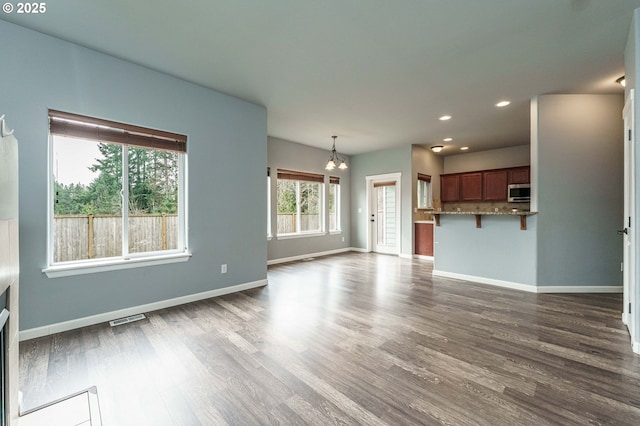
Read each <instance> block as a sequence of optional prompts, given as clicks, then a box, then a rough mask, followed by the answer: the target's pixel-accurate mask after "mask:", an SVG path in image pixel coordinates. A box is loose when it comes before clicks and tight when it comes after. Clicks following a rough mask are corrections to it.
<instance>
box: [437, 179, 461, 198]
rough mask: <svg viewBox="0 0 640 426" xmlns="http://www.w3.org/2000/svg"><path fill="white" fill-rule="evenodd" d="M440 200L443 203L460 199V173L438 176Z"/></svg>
mask: <svg viewBox="0 0 640 426" xmlns="http://www.w3.org/2000/svg"><path fill="white" fill-rule="evenodd" d="M440 200H441V201H442V202H443V203H455V202H458V201H460V175H441V176H440Z"/></svg>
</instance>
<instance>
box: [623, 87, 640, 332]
mask: <svg viewBox="0 0 640 426" xmlns="http://www.w3.org/2000/svg"><path fill="white" fill-rule="evenodd" d="M633 98H634V90H633V89H632V90H631V91H630V93H629V98H628V99H627V102H626V103H625V106H624V111H623V113H622V116H623V118H624V219H623V220H624V222H623V225H622V229H621V230H620V231H618V232H619V233H620V234H622V236H623V243H622V244H623V266H622V267H623V274H622V277H623V278H622V280H623V286H624V290H623V291H624V297H623V299H624V302H623V306H622V308H623V311H622V321H623V322H624V323H625V324H626V325H627V328H628V329H629V334H630V335H631V337H632V338H633V337H634V336H635V335H634V323H635V310H636V309H637V307H636V306H634V304H633V303H631V302H632V301H633V300H635V294H636V292H637V291H638V289H637V283H636V282H635V247H634V244H633V242H634V241H635V240H634V233H635V226H634V224H633V223H632V218H635V217H636V216H635V196H634V194H635V192H634V188H635V166H634V158H635V152H634V151H635V147H634V134H633V133H634V124H635V123H634V106H633V102H634V101H633Z"/></svg>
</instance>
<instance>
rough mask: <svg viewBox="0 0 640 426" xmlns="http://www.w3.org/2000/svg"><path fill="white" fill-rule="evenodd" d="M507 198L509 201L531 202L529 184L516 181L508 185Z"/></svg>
mask: <svg viewBox="0 0 640 426" xmlns="http://www.w3.org/2000/svg"><path fill="white" fill-rule="evenodd" d="M507 188H508V191H507V193H508V199H507V201H508V202H510V203H529V202H531V184H528V183H518V184H512V185H509V186H508V187H507Z"/></svg>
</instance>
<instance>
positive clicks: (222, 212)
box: [0, 20, 267, 329]
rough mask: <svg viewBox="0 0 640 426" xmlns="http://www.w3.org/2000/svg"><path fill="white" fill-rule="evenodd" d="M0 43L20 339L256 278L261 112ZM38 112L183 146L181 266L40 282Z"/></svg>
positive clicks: (259, 266)
mask: <svg viewBox="0 0 640 426" xmlns="http://www.w3.org/2000/svg"><path fill="white" fill-rule="evenodd" d="M0 40H2V42H3V53H2V55H3V58H5V62H4V64H3V66H2V74H1V83H0V84H1V85H2V91H1V92H2V109H3V110H2V113H5V114H6V115H7V118H8V119H9V120H10V121H9V122H10V123H11V126H12V127H14V128H15V135H16V137H17V138H18V140H19V143H20V237H21V240H20V256H21V258H20V262H21V265H20V274H21V284H22V285H21V317H20V325H21V328H22V329H30V328H34V327H38V326H43V325H47V324H52V323H57V322H61V321H66V320H71V319H75V318H81V317H86V316H90V315H94V314H99V313H104V312H109V311H113V310H118V309H123V308H128V307H133V306H137V305H141V304H145V303H151V302H155V301H160V300H166V299H170V298H175V297H179V296H184V295H189V294H194V293H200V292H204V291H208V290H213V289H219V288H223V287H227V286H231V285H235V284H241V283H247V282H252V281H256V280H262V279H265V278H266V258H267V242H266V239H265V233H264V229H265V219H264V218H265V217H266V208H265V206H266V192H265V186H264V185H263V184H257V182H258V183H262V182H264V176H265V168H266V166H267V136H266V134H267V112H266V110H265V108H263V107H260V106H257V105H254V104H251V103H248V102H245V101H241V100H239V99H236V98H233V97H230V96H226V95H223V94H220V93H218V92H215V91H212V90H208V89H205V88H203V87H200V86H197V85H194V84H191V83H187V82H185V81H182V80H178V79H176V78H173V77H170V76H167V75H165V74H161V73H158V72H154V71H151V70H149V69H147V68H144V67H140V66H136V65H133V64H131V63H128V62H125V61H121V60H118V59H115V58H113V57H110V56H107V55H104V54H101V53H97V52H95V51H92V50H88V49H84V48H81V47H78V46H76V45H74V44H70V43H67V42H64V41H61V40H58V39H55V38H51V37H48V36H44V35H42V34H40V33H36V32H33V31H30V30H27V29H24V28H21V27H18V26H15V25H13V24H9V23H7V22H4V21H1V20H0ZM48 108H53V109H58V110H62V111H69V112H74V113H79V114H84V115H89V116H95V117H99V118H104V119H110V120H115V121H120V122H125V123H133V124H138V125H141V126H147V127H151V128H157V129H162V130H169V131H174V132H178V133H183V134H186V135H188V161H189V169H188V171H189V173H188V179H189V240H190V248H191V251H192V252H193V257H192V258H191V259H190V260H189V261H188V262H186V263H178V264H171V265H161V266H150V267H144V268H137V269H126V270H119V271H114V272H102V273H96V274H91V275H80V276H73V277H66V278H56V279H49V278H47V277H46V276H45V275H44V274H43V273H42V272H41V271H42V269H43V268H44V267H46V266H47V265H46V245H47V238H46V237H47V215H46V211H47V206H46V203H47V145H48V143H47V140H48V123H47V109H48ZM222 263H226V264H228V268H229V272H228V274H226V275H221V274H220V272H219V271H220V267H219V265H220V264H222Z"/></svg>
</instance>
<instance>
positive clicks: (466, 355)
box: [20, 253, 640, 425]
mask: <svg viewBox="0 0 640 426" xmlns="http://www.w3.org/2000/svg"><path fill="white" fill-rule="evenodd" d="M431 268H432V266H431V263H430V262H425V261H414V260H408V259H400V258H398V257H392V256H380V255H375V254H356V253H349V254H344V255H339V256H332V257H325V258H318V259H316V260H313V261H308V262H300V263H290V264H285V265H279V266H274V267H270V268H269V286H268V287H264V288H261V289H255V290H251V291H246V292H242V293H236V294H233V295H228V296H224V297H220V298H216V299H209V300H206V301H201V302H196V303H191V304H188V305H183V306H180V307H176V308H171V309H165V310H161V311H157V312H153V313H150V314H148V319H147V320H144V321H140V322H136V323H132V324H128V325H124V326H120V327H117V328H110V327H109V326H108V325H97V326H93V327H88V328H85V329H82V330H76V331H71V332H67V333H63V334H57V335H53V336H48V337H44V338H40V339H35V340H31V341H27V342H23V343H22V344H21V347H20V352H21V359H20V361H21V374H20V378H21V390H22V391H23V392H24V406H23V409H28V408H30V407H33V406H36V405H39V404H42V403H44V402H48V401H50V400H52V399H56V398H58V397H61V396H63V395H66V394H70V393H72V392H75V391H77V390H79V389H84V388H88V387H90V386H93V385H96V386H97V387H98V394H99V397H100V405H101V409H102V418H103V420H104V423H105V424H106V425H144V424H148V425H165V424H166V425H198V424H204V425H218V424H234V425H252V424H296V425H298V424H319V425H328V424H366V425H376V424H389V425H403V424H448V425H477V424H483V425H520V424H522V425H544V424H553V425H586V424H607V425H639V424H640V357H638V356H636V355H634V354H633V353H632V352H631V348H630V344H629V338H628V334H627V332H626V330H625V329H624V326H623V325H622V323H621V321H620V312H621V306H622V300H621V295H586V294H581V295H536V294H529V293H523V292H518V291H511V290H506V289H501V288H497V287H490V286H483V285H477V284H471V283H467V282H463V281H457V280H449V279H444V278H434V277H432V276H431Z"/></svg>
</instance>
